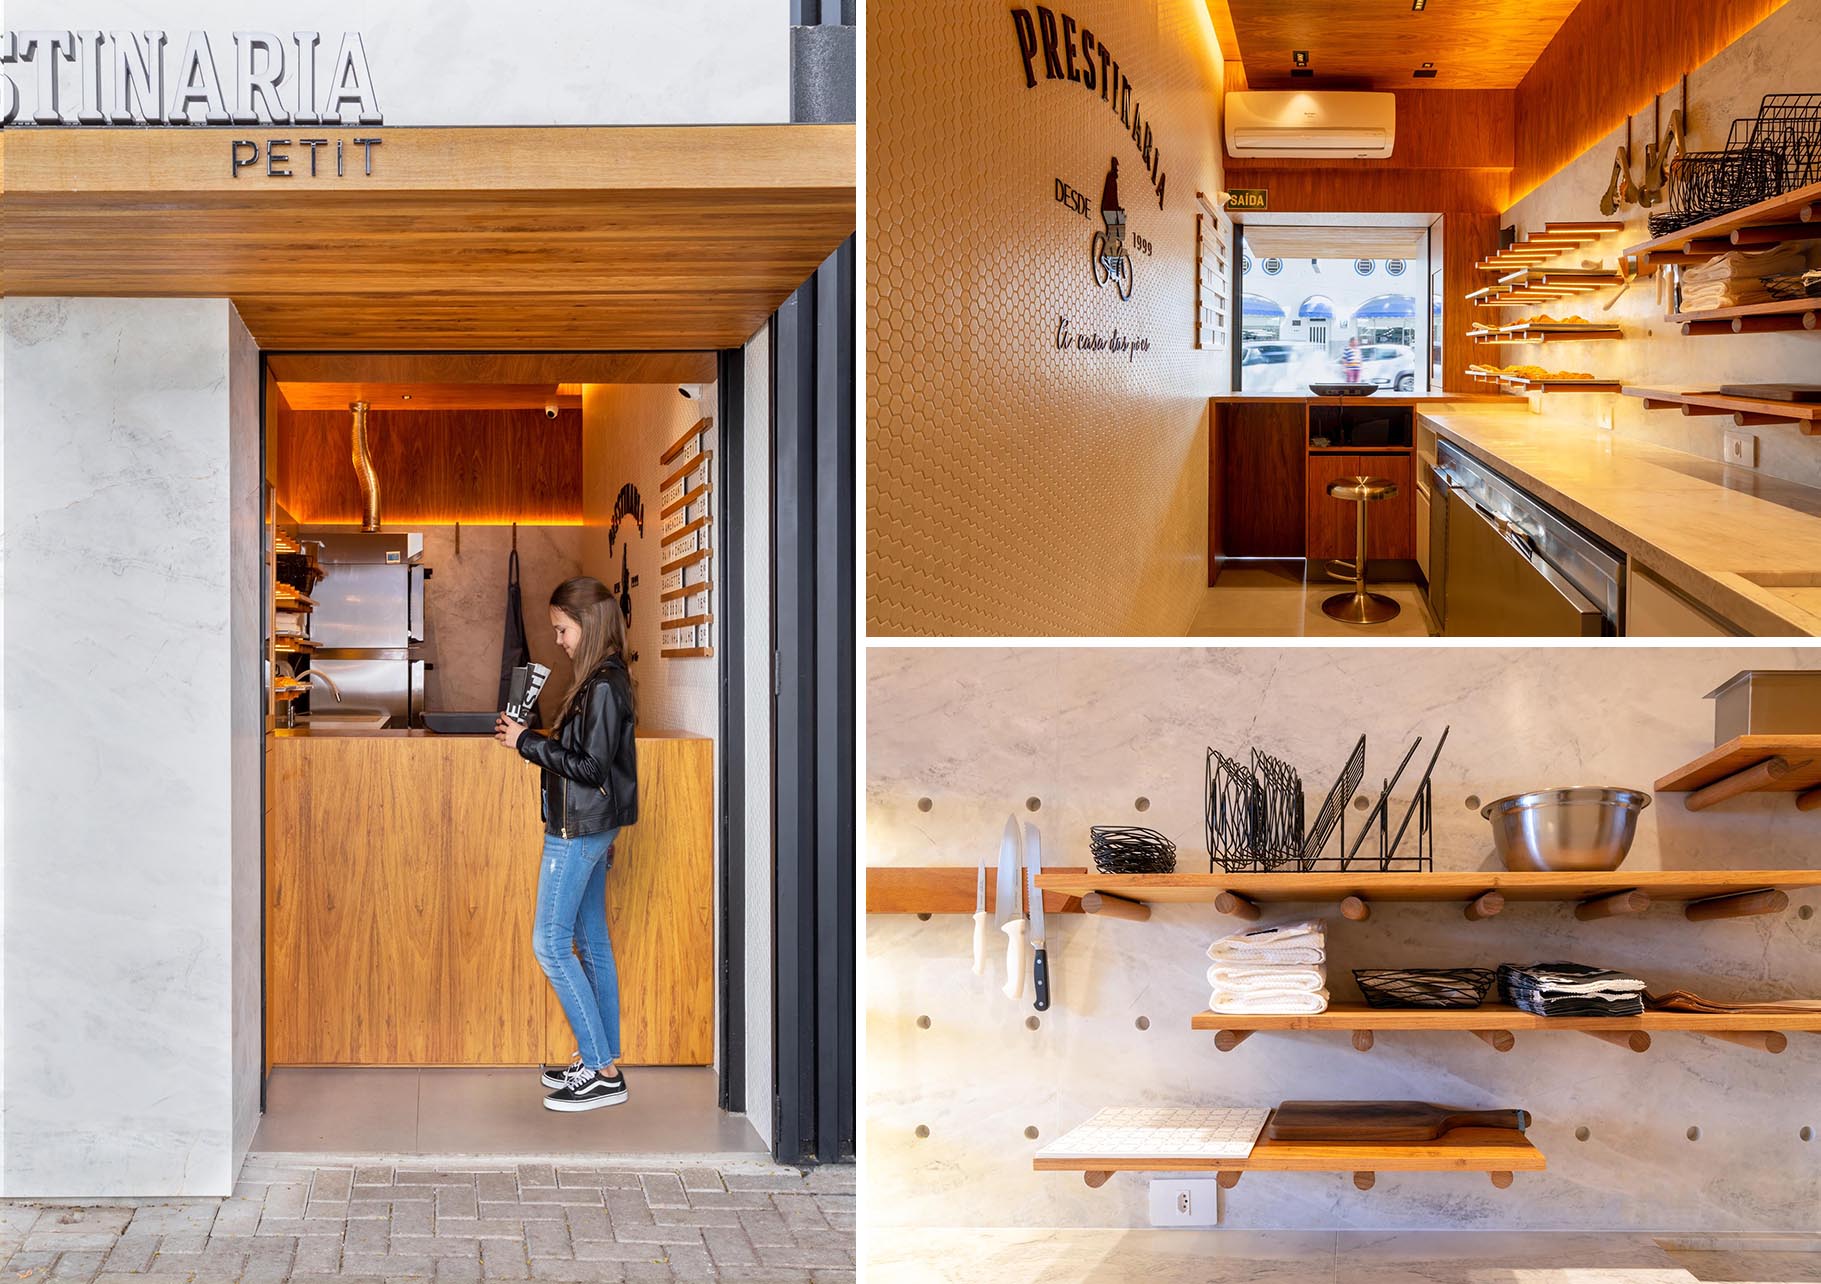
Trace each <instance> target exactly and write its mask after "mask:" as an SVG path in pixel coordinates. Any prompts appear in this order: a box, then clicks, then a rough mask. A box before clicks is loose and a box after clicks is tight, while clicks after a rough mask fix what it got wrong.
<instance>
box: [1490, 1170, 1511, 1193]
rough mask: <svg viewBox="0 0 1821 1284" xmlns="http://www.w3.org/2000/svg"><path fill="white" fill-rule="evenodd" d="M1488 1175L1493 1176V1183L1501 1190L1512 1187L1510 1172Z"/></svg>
mask: <svg viewBox="0 0 1821 1284" xmlns="http://www.w3.org/2000/svg"><path fill="white" fill-rule="evenodd" d="M1488 1176H1490V1177H1491V1178H1492V1184H1493V1185H1494V1186H1497V1187H1498V1188H1499V1189H1500V1190H1510V1189H1511V1174H1510V1173H1489V1174H1488Z"/></svg>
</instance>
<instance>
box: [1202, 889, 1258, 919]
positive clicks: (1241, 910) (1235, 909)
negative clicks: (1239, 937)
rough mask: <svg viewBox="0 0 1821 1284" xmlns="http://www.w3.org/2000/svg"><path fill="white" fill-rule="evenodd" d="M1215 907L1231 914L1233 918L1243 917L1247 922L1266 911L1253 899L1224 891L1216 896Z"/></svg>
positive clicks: (1223, 912)
mask: <svg viewBox="0 0 1821 1284" xmlns="http://www.w3.org/2000/svg"><path fill="white" fill-rule="evenodd" d="M1214 908H1215V909H1216V910H1218V911H1219V912H1220V913H1222V914H1227V915H1230V916H1232V917H1233V918H1243V919H1245V920H1246V921H1247V922H1251V921H1253V920H1254V919H1256V918H1258V917H1259V915H1261V914H1263V913H1264V911H1263V910H1261V909H1259V908H1258V906H1256V905H1254V904H1253V903H1252V902H1251V901H1249V900H1247V899H1246V898H1245V897H1243V896H1240V895H1238V894H1237V893H1234V892H1222V893H1221V894H1220V895H1219V896H1216V897H1215V898H1214Z"/></svg>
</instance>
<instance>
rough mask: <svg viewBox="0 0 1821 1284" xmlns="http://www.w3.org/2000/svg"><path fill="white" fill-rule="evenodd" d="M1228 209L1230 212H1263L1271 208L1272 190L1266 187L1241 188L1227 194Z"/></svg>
mask: <svg viewBox="0 0 1821 1284" xmlns="http://www.w3.org/2000/svg"><path fill="white" fill-rule="evenodd" d="M1227 208H1228V209H1230V210H1263V209H1269V208H1271V198H1270V189H1269V188H1264V187H1241V188H1236V189H1235V190H1233V191H1230V192H1228V193H1227Z"/></svg>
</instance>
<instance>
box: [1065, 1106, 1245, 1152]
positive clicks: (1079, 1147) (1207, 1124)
mask: <svg viewBox="0 0 1821 1284" xmlns="http://www.w3.org/2000/svg"><path fill="white" fill-rule="evenodd" d="M1270 1114H1271V1112H1270V1110H1269V1109H1266V1108H1263V1107H1251V1106H1222V1107H1216V1108H1213V1109H1201V1108H1197V1107H1187V1106H1163V1107H1158V1106H1108V1107H1106V1108H1105V1109H1103V1110H1101V1111H1100V1112H1099V1113H1098V1114H1096V1115H1095V1116H1094V1117H1093V1118H1092V1119H1089V1120H1088V1121H1087V1122H1086V1123H1084V1124H1082V1125H1080V1126H1079V1127H1077V1128H1074V1129H1071V1130H1070V1131H1069V1132H1067V1133H1064V1134H1063V1135H1062V1136H1061V1137H1058V1138H1057V1139H1056V1140H1055V1141H1053V1142H1051V1143H1050V1144H1049V1145H1047V1146H1045V1147H1044V1148H1043V1149H1042V1150H1040V1151H1038V1152H1037V1153H1038V1154H1039V1155H1042V1156H1044V1157H1045V1158H1049V1159H1081V1158H1115V1159H1116V1158H1124V1157H1126V1156H1131V1157H1133V1158H1148V1157H1153V1156H1159V1155H1162V1156H1168V1157H1170V1158H1178V1159H1190V1158H1194V1159H1244V1158H1246V1157H1247V1156H1248V1155H1250V1154H1251V1153H1252V1147H1253V1146H1254V1145H1255V1144H1256V1143H1257V1141H1258V1134H1259V1133H1260V1132H1262V1131H1263V1130H1264V1126H1265V1120H1266V1119H1267V1118H1269V1117H1270Z"/></svg>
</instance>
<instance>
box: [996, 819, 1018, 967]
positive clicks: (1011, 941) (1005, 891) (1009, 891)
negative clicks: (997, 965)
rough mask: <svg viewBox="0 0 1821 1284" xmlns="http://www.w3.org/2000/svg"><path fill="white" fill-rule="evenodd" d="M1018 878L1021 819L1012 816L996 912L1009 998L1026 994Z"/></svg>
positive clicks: (1003, 839) (1003, 841) (1002, 846)
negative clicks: (1003, 939) (1002, 938)
mask: <svg viewBox="0 0 1821 1284" xmlns="http://www.w3.org/2000/svg"><path fill="white" fill-rule="evenodd" d="M1020 881H1021V880H1020V879H1019V877H1018V818H1017V817H1016V816H1008V817H1007V818H1006V821H1005V833H1004V834H1002V835H1001V836H1000V839H999V887H998V891H997V896H998V901H997V903H996V904H995V905H994V907H993V908H994V909H995V910H996V911H997V913H998V917H999V930H1000V931H1002V932H1004V933H1005V997H1006V998H1008V999H1015V998H1017V997H1018V996H1019V995H1020V994H1023V993H1024V949H1025V946H1024V935H1025V925H1024V905H1023V901H1024V896H1023V893H1022V888H1021V887H1020V886H1019V884H1020Z"/></svg>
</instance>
